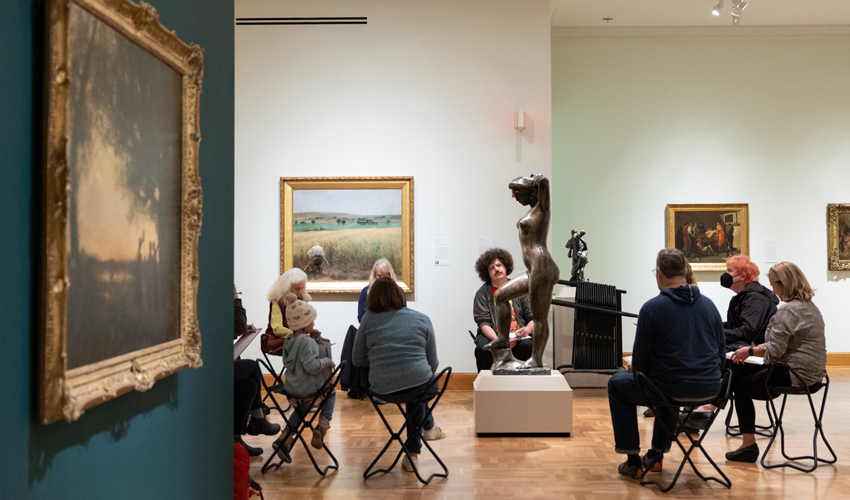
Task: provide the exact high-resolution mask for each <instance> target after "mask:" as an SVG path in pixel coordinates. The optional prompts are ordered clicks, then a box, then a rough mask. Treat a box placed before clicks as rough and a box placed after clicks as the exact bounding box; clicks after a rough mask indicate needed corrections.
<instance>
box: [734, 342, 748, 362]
mask: <svg viewBox="0 0 850 500" xmlns="http://www.w3.org/2000/svg"><path fill="white" fill-rule="evenodd" d="M749 357H750V348H749V346H745V347H741V348H740V349H738V350H736V351H735V352H733V353H732V362H733V363H737V364H739V365H740V364H743V363H744V360H745V359H747V358H749Z"/></svg>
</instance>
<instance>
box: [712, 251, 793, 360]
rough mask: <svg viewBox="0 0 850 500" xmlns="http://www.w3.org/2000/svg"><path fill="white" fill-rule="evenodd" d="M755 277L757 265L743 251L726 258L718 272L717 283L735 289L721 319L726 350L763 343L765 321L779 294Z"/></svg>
mask: <svg viewBox="0 0 850 500" xmlns="http://www.w3.org/2000/svg"><path fill="white" fill-rule="evenodd" d="M758 279H759V268H758V266H757V265H756V264H755V263H754V262H753V261H751V260H750V258H749V257H747V256H746V255H740V254H738V255H733V256H732V257H729V258H728V259H726V272H725V273H723V275H721V276H720V285H721V286H723V287H725V288H729V289H730V290H732V291H733V292H735V296H734V297H732V300H730V301H729V310H728V311H727V312H726V321H725V322H724V323H723V330H724V333H725V334H726V346H727V347H728V348H729V350H733V349H737V348H738V347H742V346H750V345H757V344H761V343H763V342H764V332H765V330H767V324H768V322H770V318H772V317H773V315H774V314H776V306H777V305H778V304H779V297H777V296H776V295H774V294H773V292H771V291H770V290H769V289H768V288H767V287H765V286H764V285H762V284H761V283H759V282H758Z"/></svg>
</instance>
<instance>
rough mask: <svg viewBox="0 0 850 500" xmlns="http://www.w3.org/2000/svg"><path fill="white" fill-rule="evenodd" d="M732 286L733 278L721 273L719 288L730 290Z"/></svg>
mask: <svg viewBox="0 0 850 500" xmlns="http://www.w3.org/2000/svg"><path fill="white" fill-rule="evenodd" d="M733 284H735V278H733V277H732V275H731V274H729V273H723V274H721V275H720V286H722V287H723V288H732V285H733Z"/></svg>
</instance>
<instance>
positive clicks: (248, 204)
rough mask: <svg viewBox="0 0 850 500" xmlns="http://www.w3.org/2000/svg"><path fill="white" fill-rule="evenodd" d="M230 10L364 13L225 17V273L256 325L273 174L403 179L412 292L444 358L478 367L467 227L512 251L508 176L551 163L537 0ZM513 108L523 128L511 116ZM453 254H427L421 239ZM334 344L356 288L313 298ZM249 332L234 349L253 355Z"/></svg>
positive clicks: (274, 203)
mask: <svg viewBox="0 0 850 500" xmlns="http://www.w3.org/2000/svg"><path fill="white" fill-rule="evenodd" d="M236 8H237V11H236V17H237V18H241V17H245V18H258V17H273V18H297V17H301V18H304V17H312V18H322V17H365V18H366V23H365V24H353V25H331V24H324V25H323V24H313V25H265V26H250V25H240V26H237V27H236V179H235V186H236V211H235V221H236V222H235V225H236V232H235V236H236V237H235V262H234V266H235V281H236V283H237V286H238V287H239V290H240V291H242V292H243V303H244V305H245V307H246V309H247V314H248V320H249V322H251V323H254V324H255V325H256V326H260V327H262V326H265V325H266V321H267V316H268V302H266V299H265V296H266V292H267V291H268V289H269V287H270V285H271V284H272V282H273V281H274V280H275V279H276V278H277V276H278V274H279V272H278V271H279V248H280V240H279V227H280V225H279V215H278V214H279V202H280V198H279V187H278V186H279V184H278V182H279V179H280V178H281V177H333V176H413V177H414V190H415V208H414V217H415V223H414V224H415V249H414V256H415V266H416V270H415V272H416V283H415V284H416V292H415V295H413V296H411V297H410V299H411V301H410V303H409V305H410V307H412V308H414V309H417V310H419V311H422V312H424V313H426V314H428V315H429V316H430V318H431V320H432V322H433V325H434V328H435V331H436V335H437V348H438V355H439V359H440V365H441V366H448V365H451V366H452V367H453V368H454V369H455V371H460V372H472V371H474V370H475V361H474V357H473V343H472V340H471V339H470V337H469V334H468V333H467V330H473V331H475V328H476V325H475V322H474V321H473V319H472V299H473V295H474V293H475V291H476V290H477V289H478V287H480V286H481V282H480V281H479V279H478V277H477V275H476V274H475V271H474V269H473V264H474V262H475V259H476V258H477V257H478V238H479V237H492V238H493V239H494V242H495V244H496V245H498V246H502V247H505V248H507V249H508V250H510V251H511V252H512V253H513V254H514V256H515V258H516V260H517V261H518V264H517V268H518V270H521V269H519V268H521V267H522V266H521V261H520V259H519V255H520V250H519V240H518V236H517V229H516V223H517V220H518V219H519V218H520V217H521V216H522V215H523V214H524V213H525V211H526V210H527V209H526V208H524V207H522V206H520V205H519V204H518V203H516V201H515V200H514V199H513V198H511V193H510V191H509V190H508V188H507V186H508V183H509V182H510V181H511V180H512V179H514V178H515V177H518V176H520V175H528V174H531V173H532V172H535V173H538V172H539V173H543V174H545V175H547V176H549V175H550V174H551V143H550V140H551V131H550V121H551V73H550V65H551V60H550V46H551V42H550V29H549V23H550V20H549V13H550V11H549V2H548V0H533V1H527V0H493V1H488V2H471V1H455V0H435V1H429V2H411V1H395V0H369V1H357V2H350V1H341V0H338V1H325V2H313V1H307V0H297V1H288V2H285V3H281V2H274V1H270V0H242V1H240V2H238V3H237V5H236ZM520 107H522V108H524V111H525V113H526V116H527V117H528V124H527V128H526V130H525V132H524V133H522V134H520V133H519V132H517V131H516V130H515V129H514V127H513V116H514V113H515V112H516V111H517V109H518V108H520ZM443 237H447V238H449V241H450V255H449V259H450V265H449V266H435V265H434V240H435V238H443ZM316 307H317V310H318V313H319V316H318V319H317V321H316V325H317V328H318V329H320V330H321V331H322V333H323V335H325V336H326V337H329V338H330V339H331V340H332V341H333V342H335V343H336V347H335V350H334V353H335V356H338V355H339V353H340V351H341V349H342V343H343V340H344V338H343V337H344V335H345V332H346V330H347V328H348V326H349V325H350V324H355V325H356V324H357V296H356V295H353V296H352V297H349V300H347V301H340V300H333V301H330V302H326V301H322V302H321V303H318V304H316ZM258 344H259V343H258V342H257V343H255V345H252V346H250V347H249V348H248V350H247V351H246V352H247V355H246V356H247V357H249V358H256V357H259V356H260V351H259V346H258Z"/></svg>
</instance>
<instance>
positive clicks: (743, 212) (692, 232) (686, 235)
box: [667, 203, 750, 271]
mask: <svg viewBox="0 0 850 500" xmlns="http://www.w3.org/2000/svg"><path fill="white" fill-rule="evenodd" d="M749 213H750V209H749V205H748V204H746V203H736V204H722V203H718V204H687V205H685V204H682V205H674V204H670V205H667V248H677V249H679V250H682V251H683V252H684V253H685V256H686V257H687V258H688V262H690V264H691V268H692V269H693V270H694V271H725V270H726V259H728V258H729V257H731V256H733V255H736V254H742V255H750V220H749V219H750V216H749Z"/></svg>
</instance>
